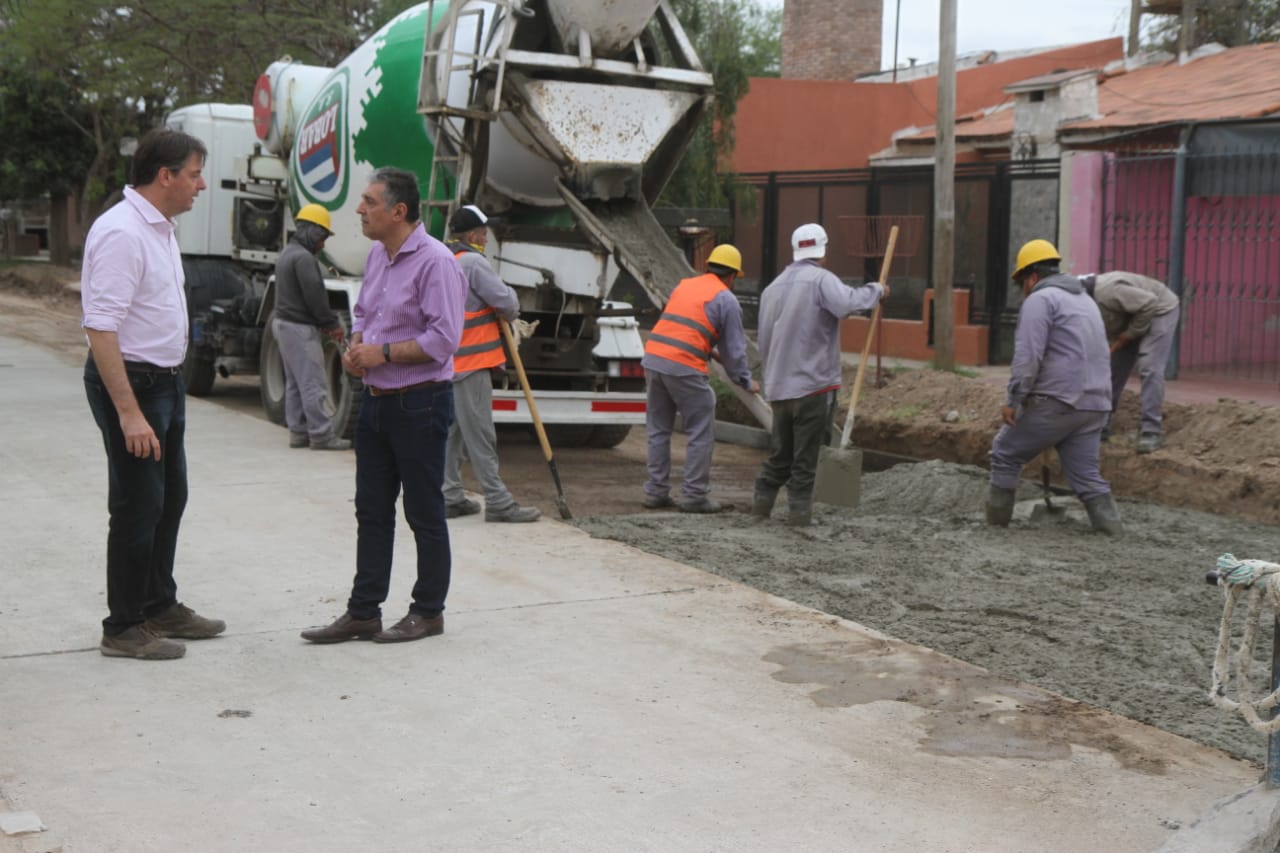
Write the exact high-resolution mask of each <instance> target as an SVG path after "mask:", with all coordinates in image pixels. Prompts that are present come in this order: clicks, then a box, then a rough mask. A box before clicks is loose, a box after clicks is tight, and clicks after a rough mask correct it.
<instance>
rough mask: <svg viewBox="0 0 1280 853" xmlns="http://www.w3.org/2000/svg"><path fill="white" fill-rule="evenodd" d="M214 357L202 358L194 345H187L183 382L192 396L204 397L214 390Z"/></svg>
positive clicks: (183, 363)
mask: <svg viewBox="0 0 1280 853" xmlns="http://www.w3.org/2000/svg"><path fill="white" fill-rule="evenodd" d="M215 376H216V374H215V373H214V370H213V359H209V358H201V357H200V356H199V355H197V354H196V352H195V349H194V348H193V347H187V357H186V359H185V360H184V361H183V362H182V384H183V385H185V386H186V389H187V393H188V394H190V395H191V396H192V397H204V396H206V395H207V394H208V393H209V392H210V391H212V390H213V380H214V377H215Z"/></svg>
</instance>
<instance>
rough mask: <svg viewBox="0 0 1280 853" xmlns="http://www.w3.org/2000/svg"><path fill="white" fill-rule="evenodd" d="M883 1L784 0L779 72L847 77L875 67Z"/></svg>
mask: <svg viewBox="0 0 1280 853" xmlns="http://www.w3.org/2000/svg"><path fill="white" fill-rule="evenodd" d="M883 16H884V0H785V2H784V3H783V7H782V76H783V77H785V78H791V79H798V80H852V79H854V78H856V77H857V76H859V75H860V74H867V73H871V72H875V71H879V70H880V26H881V22H882V19H883Z"/></svg>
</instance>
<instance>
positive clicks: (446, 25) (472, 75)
mask: <svg viewBox="0 0 1280 853" xmlns="http://www.w3.org/2000/svg"><path fill="white" fill-rule="evenodd" d="M441 2H442V3H444V2H447V0H441ZM525 3H526V0H487V2H486V3H483V4H478V5H477V6H476V7H474V8H470V9H468V8H464V4H463V3H461V2H459V0H454V2H453V3H451V4H449V8H448V9H447V10H445V11H444V12H443V13H442V16H443V17H442V20H441V21H440V22H439V23H440V25H439V26H436V12H435V6H436V0H428V3H427V32H426V37H425V39H424V40H423V43H422V72H421V74H420V75H419V77H418V113H419V114H420V115H423V116H429V117H431V118H432V119H434V124H435V127H434V130H433V132H432V137H431V145H432V148H433V150H432V154H431V173H430V176H429V177H428V180H427V192H426V197H425V200H424V202H423V208H424V209H425V213H426V217H427V222H428V225H429V224H430V223H431V221H432V214H433V212H435V211H437V210H438V211H440V212H441V215H442V218H443V221H444V222H445V223H447V222H448V219H449V216H450V215H451V214H452V213H453V211H454V210H455V209H456V208H457V206H458V204H459V203H460V202H461V201H462V192H463V188H464V186H465V185H466V184H467V180H466V177H467V175H468V174H469V172H470V168H471V162H470V160H471V155H472V149H473V146H472V143H471V140H473V139H474V138H475V136H476V131H475V128H474V123H475V122H492V121H493V120H494V119H496V118H497V117H498V113H499V111H500V108H501V105H502V83H503V77H504V76H505V73H506V66H507V50H508V48H509V47H510V46H511V37H512V34H513V33H514V31H515V25H514V23H513V20H512V19H513V16H515V15H520V16H523V17H528V16H530V15H531V14H532V12H530V11H529V10H527V9H526V8H525ZM485 6H490V7H492V12H493V14H494V16H495V19H497V20H499V26H501V27H502V32H501V35H500V40H499V42H498V44H497V46H496V49H495V50H494V52H493V55H492V56H491V57H490V56H486V55H485V54H484V53H483V45H482V44H481V39H482V38H483V37H484V35H485V14H486V9H485ZM504 16H505V17H506V19H507V20H506V21H501V19H502V18H503V17H504ZM468 18H472V19H474V20H475V41H474V43H473V44H472V45H470V47H469V49H464V50H459V49H458V48H459V46H458V45H456V44H455V43H454V39H453V38H452V34H453V33H454V32H456V31H457V30H458V29H459V23H460V22H464V21H466V19H468ZM441 68H443V69H445V74H444V88H443V90H441V89H439V88H438V87H437V85H436V81H437V79H438V72H439V71H440V69H441ZM491 69H492V70H493V73H494V83H493V87H492V88H491V90H490V91H488V92H482V90H481V86H480V83H481V81H480V72H481V71H482V70H483V71H485V72H489V71H490V70H491ZM460 71H462V72H466V74H467V79H468V87H467V94H466V105H465V106H462V107H458V106H451V105H450V104H449V103H448V100H449V81H450V80H451V79H452V78H453V75H454V74H455V73H457V72H460ZM455 119H460V120H461V127H460V126H459V123H458V122H456V121H455ZM450 180H452V181H453V192H451V193H449V194H448V196H447V197H445V198H437V197H436V196H437V186H448V182H449V181H450Z"/></svg>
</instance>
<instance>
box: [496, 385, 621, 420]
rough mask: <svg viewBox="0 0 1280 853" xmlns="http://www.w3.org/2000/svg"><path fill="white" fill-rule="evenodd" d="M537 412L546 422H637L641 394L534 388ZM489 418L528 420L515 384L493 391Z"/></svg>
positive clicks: (527, 406) (524, 406)
mask: <svg viewBox="0 0 1280 853" xmlns="http://www.w3.org/2000/svg"><path fill="white" fill-rule="evenodd" d="M533 399H534V400H535V401H536V402H537V404H538V415H539V416H540V417H541V418H542V421H543V423H546V424H574V425H585V426H639V425H642V424H644V418H645V395H644V394H643V393H640V392H635V393H624V392H612V393H609V394H592V393H587V392H580V391H535V392H534V394H533ZM493 422H494V423H498V424H532V423H533V418H532V417H530V415H529V405H528V403H527V402H526V401H525V398H524V393H523V392H522V391H520V389H518V388H513V389H504V390H498V389H495V390H494V392H493Z"/></svg>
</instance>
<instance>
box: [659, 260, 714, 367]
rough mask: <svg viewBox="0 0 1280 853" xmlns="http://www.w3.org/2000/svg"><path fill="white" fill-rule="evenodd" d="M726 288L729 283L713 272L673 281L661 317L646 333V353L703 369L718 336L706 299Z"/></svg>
mask: <svg viewBox="0 0 1280 853" xmlns="http://www.w3.org/2000/svg"><path fill="white" fill-rule="evenodd" d="M725 290H728V287H727V286H726V285H725V283H724V282H723V281H721V280H720V277H719V276H717V275H715V274H713V273H706V274H705V275H700V276H698V277H696V278H686V279H685V280H684V281H682V282H680V283H679V284H678V285H676V289H675V290H673V291H671V298H670V299H668V300H667V307H666V308H664V309H662V317H661V318H659V320H658V322H657V324H656V325H654V327H653V331H652V332H650V333H649V340H648V341H646V342H645V345H644V351H645V353H646V354H650V355H656V356H660V357H662V358H665V359H667V360H669V361H674V362H676V363H677V364H685V365H688V366H689V367H693V368H696V369H697V370H700V371H701V372H703V373H706V372H707V361H708V360H709V359H710V358H711V350H712V349H714V348H715V345H716V341H718V340H719V339H720V336H719V335H718V334H716V330H715V329H713V328H712V327H711V321H710V320H708V319H707V303H708V302H710V301H711V300H712V299H715V298H716V297H717V296H718V295H720V294H721V293H722V292H724V291H725Z"/></svg>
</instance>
